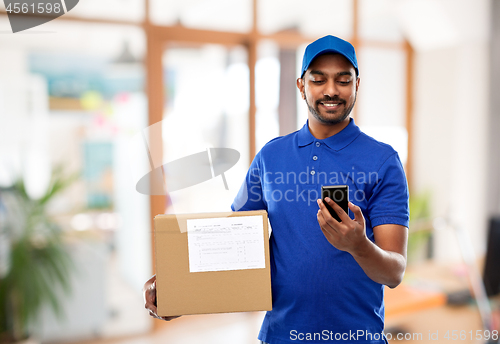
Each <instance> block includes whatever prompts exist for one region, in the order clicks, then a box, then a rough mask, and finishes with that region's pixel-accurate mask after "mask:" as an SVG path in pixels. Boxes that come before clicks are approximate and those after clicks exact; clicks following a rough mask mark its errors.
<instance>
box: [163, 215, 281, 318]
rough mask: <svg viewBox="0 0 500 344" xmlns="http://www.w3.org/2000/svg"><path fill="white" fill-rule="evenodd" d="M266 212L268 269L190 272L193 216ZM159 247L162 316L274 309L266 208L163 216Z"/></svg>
mask: <svg viewBox="0 0 500 344" xmlns="http://www.w3.org/2000/svg"><path fill="white" fill-rule="evenodd" d="M255 215H258V216H262V223H263V229H264V231H263V235H264V254H265V268H263V269H245V270H230V271H209V272H194V273H192V272H190V270H189V250H188V234H187V230H186V228H187V220H190V219H207V218H225V217H235V216H255ZM154 222H155V250H156V275H157V277H156V278H157V283H156V284H157V301H158V315H160V316H174V315H187V314H206V313H226V312H245V311H263V310H271V308H272V299H271V271H270V264H269V234H268V221H267V212H266V211H265V210H258V211H244V212H223V213H201V214H177V215H158V216H156V217H155V219H154Z"/></svg>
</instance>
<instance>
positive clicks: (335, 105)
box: [319, 101, 343, 109]
mask: <svg viewBox="0 0 500 344" xmlns="http://www.w3.org/2000/svg"><path fill="white" fill-rule="evenodd" d="M319 103H320V104H321V105H323V106H324V107H326V108H329V109H335V108H338V107H339V106H340V105H342V104H343V102H331V101H330V102H319Z"/></svg>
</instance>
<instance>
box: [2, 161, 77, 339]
mask: <svg viewBox="0 0 500 344" xmlns="http://www.w3.org/2000/svg"><path fill="white" fill-rule="evenodd" d="M75 177H76V176H71V177H65V176H64V174H63V172H62V169H61V168H57V169H55V170H54V172H53V174H52V178H51V182H50V185H49V187H48V188H47V191H46V193H45V194H44V195H43V196H42V197H41V198H40V199H31V198H30V197H29V195H28V193H27V192H26V188H25V184H24V182H23V180H22V179H19V180H18V181H17V182H16V183H15V184H14V185H13V186H11V187H9V188H0V241H1V240H3V241H4V243H3V247H4V248H7V250H6V252H4V255H3V256H4V257H5V258H6V259H5V260H6V262H4V264H3V265H4V266H5V268H4V269H3V270H5V271H3V273H0V342H2V343H9V342H17V341H21V340H24V339H26V338H28V337H29V335H30V328H32V326H33V321H34V320H35V319H36V317H37V316H38V313H39V311H40V308H41V307H42V306H43V305H45V304H48V305H49V306H50V307H51V308H52V310H53V311H54V312H56V314H59V315H60V313H61V312H60V310H61V305H60V301H59V300H60V297H59V295H58V293H60V291H61V290H64V291H66V292H69V281H70V270H71V266H72V263H71V258H70V254H69V252H68V250H67V248H66V246H65V243H64V240H63V233H62V230H61V228H60V227H59V226H58V225H57V224H56V223H55V221H54V220H53V219H52V218H51V216H50V215H49V214H48V211H47V205H48V204H49V202H50V201H51V200H52V199H53V198H54V197H55V196H56V195H58V194H59V193H60V192H61V191H62V190H64V189H65V188H66V187H67V186H69V185H70V184H71V183H72V182H73V181H74V180H75Z"/></svg>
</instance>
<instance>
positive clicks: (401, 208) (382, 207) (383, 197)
mask: <svg viewBox="0 0 500 344" xmlns="http://www.w3.org/2000/svg"><path fill="white" fill-rule="evenodd" d="M377 174H378V175H377V184H376V185H375V186H374V188H373V192H372V195H371V197H370V200H369V202H368V217H369V219H370V222H371V225H372V227H376V226H379V225H383V224H396V225H401V226H405V227H408V225H409V220H410V211H409V204H408V200H409V192H408V183H407V181H406V175H405V172H404V169H403V165H402V164H401V161H400V159H399V156H398V154H397V153H394V154H392V155H391V156H390V157H389V158H388V159H387V160H386V161H385V162H384V163H383V164H382V166H381V167H380V169H379V171H378V172H377Z"/></svg>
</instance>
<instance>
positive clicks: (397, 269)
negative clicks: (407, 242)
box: [351, 238, 406, 288]
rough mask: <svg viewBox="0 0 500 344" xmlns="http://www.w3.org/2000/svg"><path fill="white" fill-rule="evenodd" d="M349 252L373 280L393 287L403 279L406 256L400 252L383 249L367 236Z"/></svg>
mask: <svg viewBox="0 0 500 344" xmlns="http://www.w3.org/2000/svg"><path fill="white" fill-rule="evenodd" d="M351 254H352V256H353V257H354V259H355V260H356V262H358V264H359V265H360V266H361V268H362V269H363V271H364V272H365V273H366V275H367V276H368V277H370V278H371V279H372V280H373V281H375V282H377V283H380V284H385V285H387V286H388V287H390V288H395V287H397V286H398V285H399V284H400V283H401V281H402V280H403V276H404V273H405V269H406V258H405V257H404V256H403V255H402V254H400V253H397V252H391V251H386V250H383V249H382V248H380V247H378V246H377V245H375V244H374V243H373V242H371V241H370V240H369V239H368V238H367V239H366V243H365V244H364V245H362V246H361V247H358V248H357V249H356V251H354V252H351Z"/></svg>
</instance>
